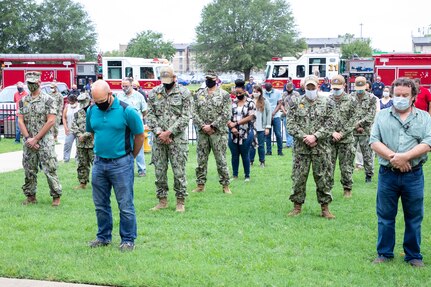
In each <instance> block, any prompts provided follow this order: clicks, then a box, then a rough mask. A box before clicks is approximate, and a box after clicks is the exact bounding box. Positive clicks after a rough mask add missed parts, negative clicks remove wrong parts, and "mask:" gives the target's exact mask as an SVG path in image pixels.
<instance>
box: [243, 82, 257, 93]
mask: <svg viewBox="0 0 431 287" xmlns="http://www.w3.org/2000/svg"><path fill="white" fill-rule="evenodd" d="M254 85H256V83H254V82H251V83H250V82H249V83H248V84H247V85H245V90H246V91H247V93H249V94H250V95H251V94H252V93H253V86H254Z"/></svg>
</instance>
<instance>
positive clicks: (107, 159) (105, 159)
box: [98, 152, 130, 161]
mask: <svg viewBox="0 0 431 287" xmlns="http://www.w3.org/2000/svg"><path fill="white" fill-rule="evenodd" d="M129 154H130V152H129V153H126V154H125V155H122V156H120V157H116V158H104V157H101V156H98V157H99V159H100V160H103V161H114V160H117V159H120V158H123V157H126V156H128V155H129Z"/></svg>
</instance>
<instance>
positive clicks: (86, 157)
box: [70, 93, 94, 189]
mask: <svg viewBox="0 0 431 287" xmlns="http://www.w3.org/2000/svg"><path fill="white" fill-rule="evenodd" d="M78 102H79V105H80V109H79V110H78V111H77V112H76V113H75V115H74V119H73V123H72V127H71V128H70V132H71V133H73V134H74V135H75V137H76V138H77V139H78V140H77V142H76V149H77V155H78V168H77V172H78V180H79V185H78V186H77V187H75V189H85V188H86V187H87V183H88V182H90V167H91V165H92V164H93V159H94V151H93V147H94V139H93V135H92V133H89V132H87V131H86V118H87V109H88V107H89V106H90V96H89V95H87V93H82V94H80V95H79V97H78Z"/></svg>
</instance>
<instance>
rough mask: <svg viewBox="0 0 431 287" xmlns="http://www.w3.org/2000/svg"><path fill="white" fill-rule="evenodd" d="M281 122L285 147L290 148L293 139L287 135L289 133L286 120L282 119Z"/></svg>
mask: <svg viewBox="0 0 431 287" xmlns="http://www.w3.org/2000/svg"><path fill="white" fill-rule="evenodd" d="M281 121H282V122H283V126H284V133H285V134H286V146H287V147H292V146H293V137H292V136H291V135H290V134H289V131H288V130H287V118H286V117H282V118H281Z"/></svg>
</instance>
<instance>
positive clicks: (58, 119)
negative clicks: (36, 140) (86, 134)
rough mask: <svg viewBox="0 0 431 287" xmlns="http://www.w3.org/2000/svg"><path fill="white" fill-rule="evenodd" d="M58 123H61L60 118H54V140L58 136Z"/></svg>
mask: <svg viewBox="0 0 431 287" xmlns="http://www.w3.org/2000/svg"><path fill="white" fill-rule="evenodd" d="M60 123H61V116H58V115H57V116H56V117H55V124H54V126H53V127H52V134H53V135H54V138H56V137H57V136H58V129H59V127H60Z"/></svg>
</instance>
